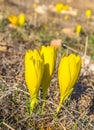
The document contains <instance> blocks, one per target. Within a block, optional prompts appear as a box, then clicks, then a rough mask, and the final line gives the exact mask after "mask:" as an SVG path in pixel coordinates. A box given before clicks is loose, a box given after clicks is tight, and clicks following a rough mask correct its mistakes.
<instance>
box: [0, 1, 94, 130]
mask: <svg viewBox="0 0 94 130" xmlns="http://www.w3.org/2000/svg"><path fill="white" fill-rule="evenodd" d="M11 1H12V0H11ZM12 2H13V1H12ZM55 2H57V1H55ZM75 2H77V1H74V2H73V4H72V3H71V5H73V7H75V8H77V6H76V3H75ZM92 2H93V1H92ZM78 3H79V4H78V5H79V6H78V9H79V11H80V15H79V16H78V17H77V18H74V17H70V19H69V21H64V19H63V16H62V15H58V14H53V13H51V12H49V14H48V16H49V17H48V18H47V21H43V18H45V17H44V16H40V15H38V19H37V21H36V22H37V23H34V22H32V21H33V18H34V10H33V9H31V10H32V16H31V15H30V9H27V10H25V11H24V12H25V14H26V16H28V20H27V22H26V25H25V27H23V28H22V29H15V28H11V27H10V26H9V24H8V21H7V20H6V17H7V16H8V15H9V14H10V12H11V10H13V12H16V13H19V12H20V11H23V8H20V7H23V6H24V5H22V6H18V5H19V3H17V5H15V4H14V5H13V4H11V3H10V2H9V3H8V2H7V3H6V5H4V3H3V2H2V3H1V9H0V13H1V14H2V12H3V13H4V14H3V15H4V16H3V17H4V19H3V22H2V21H1V23H0V45H1V44H2V45H1V46H5V47H6V50H5V51H3V52H2V51H1V52H0V129H1V130H93V129H94V73H93V72H90V71H89V70H88V66H87V67H84V68H83V71H82V73H81V75H80V78H79V80H78V83H77V84H76V85H75V89H74V91H73V93H72V95H71V97H70V98H69V99H68V100H67V101H66V102H65V103H64V105H62V109H61V111H60V113H59V114H58V116H56V115H55V110H56V108H57V106H58V104H59V87H58V82H57V67H58V63H59V60H60V55H61V53H62V51H63V49H64V48H62V51H60V52H58V61H57V65H56V70H55V72H54V75H53V78H52V81H51V85H50V88H49V91H48V95H47V100H46V107H45V110H44V111H45V113H44V114H41V113H40V111H41V98H40V102H39V106H38V107H37V108H36V112H34V113H33V115H32V117H30V115H29V93H28V91H27V88H26V85H25V81H24V55H25V51H26V50H27V49H34V48H39V47H40V46H41V45H48V44H49V43H50V41H51V39H53V38H60V39H62V41H63V46H64V44H65V46H66V47H65V48H66V49H65V51H66V50H68V53H70V52H74V51H76V53H79V52H80V53H81V55H83V54H84V50H85V42H86V37H87V36H88V37H90V36H91V34H92V35H93V33H94V30H93V23H94V21H86V22H85V20H86V19H85V16H84V15H83V13H82V12H84V10H85V9H83V8H82V7H80V2H78ZM93 3H94V2H93ZM45 4H49V1H48V2H45ZM53 4H55V3H54V2H53ZM90 5H91V4H90ZM86 8H87V7H86ZM80 9H81V10H80ZM4 11H5V12H4ZM53 19H54V20H55V22H51V21H52V20H53ZM62 19H63V20H62ZM77 23H80V24H81V25H82V26H83V27H84V34H82V35H81V36H80V37H79V39H78V38H75V37H68V36H66V35H64V34H63V33H62V29H63V28H64V27H74V26H75V25H76V24H77ZM87 25H90V26H87ZM92 46H93V45H90V44H89V45H88V50H87V54H88V55H90V56H91V55H93V51H92V50H93V48H92ZM93 62H94V61H92V63H93Z"/></svg>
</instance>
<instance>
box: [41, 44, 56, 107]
mask: <svg viewBox="0 0 94 130" xmlns="http://www.w3.org/2000/svg"><path fill="white" fill-rule="evenodd" d="M40 54H41V56H42V58H43V59H44V74H43V78H42V82H41V86H42V91H43V95H42V98H43V99H44V100H45V98H46V93H47V89H48V87H49V86H50V82H51V78H52V74H53V71H54V69H55V64H56V49H55V48H54V47H53V46H47V47H45V46H42V47H41V50H40ZM43 106H45V102H43Z"/></svg>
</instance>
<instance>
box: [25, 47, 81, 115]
mask: <svg viewBox="0 0 94 130" xmlns="http://www.w3.org/2000/svg"><path fill="white" fill-rule="evenodd" d="M56 57H57V53H56V49H55V48H54V47H53V46H47V47H45V46H42V47H41V49H40V50H36V49H35V50H28V51H27V52H26V54H25V80H26V85H27V88H28V90H29V92H30V98H31V102H30V108H31V113H32V112H33V109H34V108H35V105H37V104H38V95H39V89H40V86H41V87H42V92H43V93H42V99H43V103H42V107H43V108H44V106H45V99H46V95H47V90H48V87H49V86H50V82H51V78H52V74H53V72H54V69H55V64H56ZM80 70H81V57H80V56H76V55H75V54H70V55H69V56H65V55H63V56H62V58H61V61H60V64H59V67H58V81H59V87H60V103H59V106H58V107H57V113H58V112H59V111H60V108H61V106H62V103H64V101H65V100H66V99H67V98H68V97H69V96H70V94H71V93H72V91H73V87H74V85H75V83H76V81H77V79H78V77H79V74H80Z"/></svg>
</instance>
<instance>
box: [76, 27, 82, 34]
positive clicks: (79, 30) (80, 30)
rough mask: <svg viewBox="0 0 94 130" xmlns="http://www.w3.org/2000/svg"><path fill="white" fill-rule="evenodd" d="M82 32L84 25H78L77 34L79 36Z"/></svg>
mask: <svg viewBox="0 0 94 130" xmlns="http://www.w3.org/2000/svg"><path fill="white" fill-rule="evenodd" d="M81 32H82V26H81V25H77V26H76V35H77V36H79V35H80V34H81Z"/></svg>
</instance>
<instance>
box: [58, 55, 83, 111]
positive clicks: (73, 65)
mask: <svg viewBox="0 0 94 130" xmlns="http://www.w3.org/2000/svg"><path fill="white" fill-rule="evenodd" d="M80 70H81V57H80V56H76V55H74V54H70V55H69V56H62V58H61V61H60V64H59V68H58V81H59V87H60V104H59V106H58V108H57V113H58V112H59V110H60V108H61V106H62V103H64V101H65V100H66V99H67V98H68V97H69V96H70V94H71V93H72V91H73V88H74V85H75V83H76V81H77V79H78V77H79V74H80Z"/></svg>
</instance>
